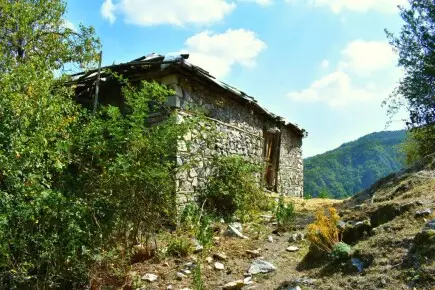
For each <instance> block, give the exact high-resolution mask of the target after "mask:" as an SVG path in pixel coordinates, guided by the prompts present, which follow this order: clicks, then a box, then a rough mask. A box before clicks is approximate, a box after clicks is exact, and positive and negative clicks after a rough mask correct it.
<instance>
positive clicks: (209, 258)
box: [205, 257, 213, 264]
mask: <svg viewBox="0 0 435 290" xmlns="http://www.w3.org/2000/svg"><path fill="white" fill-rule="evenodd" d="M205 260H206V261H207V263H209V264H211V263H212V262H213V258H212V257H207V258H205Z"/></svg>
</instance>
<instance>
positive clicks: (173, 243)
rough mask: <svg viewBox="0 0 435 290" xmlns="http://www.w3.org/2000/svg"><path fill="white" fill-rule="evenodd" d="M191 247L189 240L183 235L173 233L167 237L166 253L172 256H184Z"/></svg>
mask: <svg viewBox="0 0 435 290" xmlns="http://www.w3.org/2000/svg"><path fill="white" fill-rule="evenodd" d="M191 249H192V243H191V241H190V240H189V239H188V238H186V237H183V236H177V235H173V236H171V238H169V241H168V247H167V251H166V253H167V254H168V255H170V256H173V257H186V256H188V255H189V253H190V251H191Z"/></svg>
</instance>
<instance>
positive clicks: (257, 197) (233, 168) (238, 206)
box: [199, 155, 265, 220]
mask: <svg viewBox="0 0 435 290" xmlns="http://www.w3.org/2000/svg"><path fill="white" fill-rule="evenodd" d="M211 166H212V168H213V172H212V174H210V176H209V177H208V180H207V182H206V186H205V188H203V189H202V190H201V192H200V196H199V202H200V203H201V204H202V203H204V205H205V209H206V210H207V211H208V212H209V213H213V214H217V215H220V216H224V217H226V218H230V219H231V218H232V217H233V215H236V216H238V217H239V218H240V219H242V220H245V219H247V218H249V217H250V216H251V215H252V213H254V212H255V211H257V210H258V209H259V207H260V204H261V203H262V202H263V201H264V200H265V198H264V196H263V192H262V191H261V189H260V186H259V181H258V179H257V178H256V174H258V173H259V172H260V170H261V167H260V166H257V165H255V164H252V163H250V162H248V161H246V160H245V159H244V158H243V157H241V156H238V155H230V156H220V157H216V158H214V160H213V163H212V165H211Z"/></svg>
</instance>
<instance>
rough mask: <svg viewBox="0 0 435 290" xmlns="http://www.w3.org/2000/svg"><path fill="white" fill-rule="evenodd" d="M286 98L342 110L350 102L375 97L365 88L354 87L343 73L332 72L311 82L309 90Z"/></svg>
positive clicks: (290, 94)
mask: <svg viewBox="0 0 435 290" xmlns="http://www.w3.org/2000/svg"><path fill="white" fill-rule="evenodd" d="M288 97H289V98H290V99H292V100H294V101H300V102H325V103H327V104H328V105H329V106H330V107H331V108H342V107H344V106H346V105H347V104H348V103H350V102H354V101H367V100H370V99H373V98H375V97H376V92H375V91H373V90H372V89H370V86H367V87H361V88H360V87H356V86H355V85H354V84H353V83H352V80H351V78H350V76H349V75H348V74H346V73H344V72H340V71H337V72H333V73H331V74H328V75H326V76H324V77H322V78H320V79H319V80H317V81H315V82H313V83H312V84H311V85H310V87H309V88H307V89H305V90H302V91H300V92H291V93H289V94H288Z"/></svg>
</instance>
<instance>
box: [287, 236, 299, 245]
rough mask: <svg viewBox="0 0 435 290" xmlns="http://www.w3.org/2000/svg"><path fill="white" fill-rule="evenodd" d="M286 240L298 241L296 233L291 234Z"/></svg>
mask: <svg viewBox="0 0 435 290" xmlns="http://www.w3.org/2000/svg"><path fill="white" fill-rule="evenodd" d="M288 241H289V242H293V243H295V242H297V241H298V234H292V235H291V236H290V238H289V239H288Z"/></svg>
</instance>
